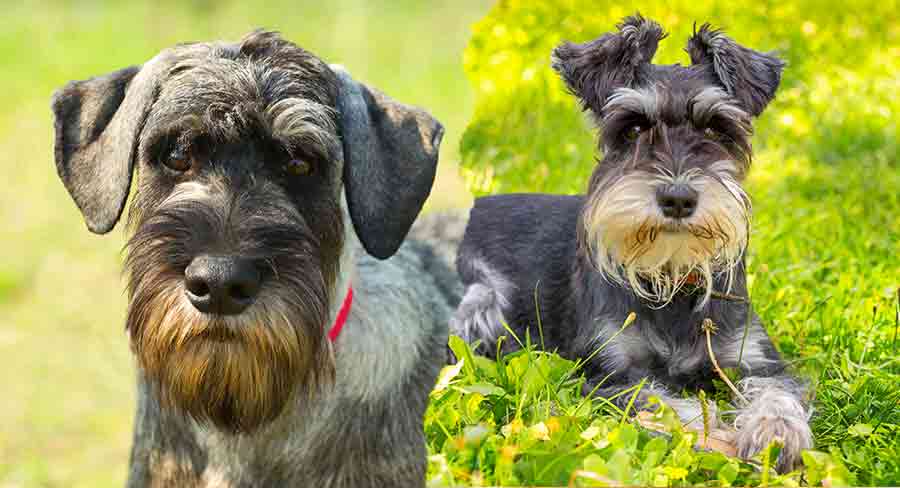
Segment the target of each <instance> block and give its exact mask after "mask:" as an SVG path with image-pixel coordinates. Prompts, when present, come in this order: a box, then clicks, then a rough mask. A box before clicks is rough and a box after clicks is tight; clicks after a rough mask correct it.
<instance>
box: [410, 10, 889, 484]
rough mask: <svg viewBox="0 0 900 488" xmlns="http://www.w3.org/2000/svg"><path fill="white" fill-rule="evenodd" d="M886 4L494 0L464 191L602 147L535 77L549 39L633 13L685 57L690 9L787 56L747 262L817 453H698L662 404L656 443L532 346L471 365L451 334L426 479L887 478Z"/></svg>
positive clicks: (577, 160) (481, 47)
mask: <svg viewBox="0 0 900 488" xmlns="http://www.w3.org/2000/svg"><path fill="white" fill-rule="evenodd" d="M897 6H898V5H897V2H896V1H886V2H881V1H878V2H876V1H868V0H866V1H858V0H854V1H851V2H831V1H826V2H824V3H823V2H811V1H804V0H801V1H795V2H787V3H785V2H754V3H753V4H746V5H741V6H740V8H737V9H736V8H735V7H736V5H734V4H724V3H720V4H717V5H716V6H712V5H710V4H709V3H705V2H695V1H689V0H675V1H666V2H662V1H659V2H657V1H642V2H634V3H630V2H625V3H622V2H616V3H615V4H614V5H608V6H605V7H600V6H598V5H597V4H595V3H593V2H587V1H581V0H565V1H555V2H540V3H538V2H527V1H502V2H499V3H498V4H497V6H496V7H495V8H494V9H493V10H492V11H491V13H490V14H489V15H488V17H486V18H485V19H483V20H482V21H481V22H479V23H478V24H477V25H476V26H475V34H474V36H473V39H472V41H471V42H470V44H469V47H468V49H467V50H466V55H465V63H466V69H467V74H468V75H469V78H470V80H472V82H473V84H474V86H475V88H476V94H477V98H476V111H475V117H474V118H473V120H472V121H471V122H470V124H469V126H468V128H467V129H466V132H465V134H464V135H463V140H462V145H461V153H462V157H463V166H464V168H463V169H464V174H465V175H466V177H467V181H468V183H469V184H470V187H471V188H472V189H473V190H474V191H475V192H476V193H477V194H489V193H498V192H509V191H549V192H563V193H569V192H579V191H583V188H584V186H585V184H586V182H587V177H588V175H589V173H590V171H591V169H592V167H593V164H594V161H595V159H594V158H595V156H596V145H595V143H594V136H593V135H592V132H591V131H590V128H589V126H588V124H587V123H586V121H585V117H583V116H582V115H581V114H580V113H579V111H578V109H577V108H576V107H575V103H574V101H573V99H572V97H571V96H570V95H568V94H567V93H566V92H565V90H564V89H563V88H562V86H561V83H560V82H559V81H558V80H557V78H556V76H555V74H554V73H552V71H551V70H550V68H549V53H550V50H551V49H552V47H554V46H555V45H557V44H558V43H559V42H560V41H561V40H563V39H570V40H575V41H584V40H587V39H591V38H594V37H596V36H598V35H599V34H600V33H602V32H606V31H608V30H610V29H611V28H612V26H613V25H614V24H615V22H616V21H618V20H619V19H620V18H621V17H622V16H624V15H626V14H630V13H633V12H635V11H636V10H638V9H640V11H641V12H642V13H643V14H645V15H646V16H648V17H651V18H654V19H657V20H659V21H660V22H661V23H662V24H663V25H664V27H666V28H667V29H668V30H670V31H671V35H670V37H669V38H668V39H665V40H663V41H662V43H661V46H660V50H659V53H658V54H657V58H656V61H657V62H660V63H672V62H683V63H684V62H687V61H688V60H687V56H686V55H685V54H684V53H682V52H681V49H682V48H683V47H684V44H685V42H686V39H687V36H688V35H689V32H690V29H691V26H692V23H693V21H694V20H697V21H699V22H704V21H711V22H713V23H714V24H716V25H719V26H724V27H726V28H727V30H728V32H729V34H730V35H732V36H733V37H734V38H736V39H737V40H738V41H739V42H741V43H746V44H747V45H750V46H753V47H755V48H758V49H763V50H768V49H778V50H779V51H780V52H781V53H782V55H783V56H784V57H785V58H786V59H787V61H788V69H787V71H786V72H785V76H784V80H783V84H782V89H781V91H780V92H779V96H778V98H777V99H776V101H775V102H774V103H773V104H772V105H771V106H770V107H769V108H768V110H767V112H765V113H764V114H763V116H762V117H761V118H760V119H759V121H758V123H757V134H756V136H755V140H754V146H755V148H756V151H755V159H754V167H753V169H752V170H751V174H750V177H749V180H748V182H747V186H748V189H749V192H750V194H751V196H752V198H753V202H754V212H753V213H754V222H753V233H752V239H751V245H750V251H749V255H748V267H749V279H750V293H751V295H752V299H753V302H754V305H755V308H756V309H757V311H758V312H759V314H760V315H761V317H762V319H763V321H764V322H765V323H766V324H767V328H768V330H769V333H770V335H771V336H772V338H773V340H774V342H775V343H776V345H777V347H778V348H779V350H780V351H781V352H782V353H783V354H784V355H785V357H786V358H787V359H788V360H789V361H790V362H791V363H792V365H793V367H794V368H795V369H796V370H797V371H798V372H799V373H800V374H801V375H803V376H805V377H807V378H809V379H810V380H811V382H812V384H813V386H814V390H815V392H816V396H815V401H814V406H815V416H814V417H813V420H812V425H813V431H814V434H815V437H816V445H815V450H814V451H809V452H807V453H806V454H805V455H804V462H805V466H804V467H803V469H801V470H800V471H798V472H796V473H792V474H790V475H787V476H785V477H776V476H775V475H774V473H773V472H770V471H769V470H767V469H765V466H766V464H765V460H762V459H761V460H759V461H760V462H759V463H757V465H756V466H754V465H751V464H747V463H742V462H738V461H737V460H733V459H726V458H724V457H722V456H721V455H717V454H705V453H700V452H694V451H693V450H691V449H689V448H688V447H687V446H690V445H691V442H690V439H689V437H690V436H692V435H693V434H685V433H684V432H681V431H680V430H679V429H678V426H677V425H675V424H674V423H673V422H672V419H671V418H670V417H668V416H669V415H670V414H668V413H666V412H665V411H664V410H663V411H661V412H660V413H659V415H660V417H661V421H662V422H663V423H668V424H669V427H670V429H672V430H673V434H672V436H671V437H668V438H665V437H663V438H659V437H652V436H650V435H649V434H648V433H647V432H646V431H643V430H641V429H639V428H635V427H634V424H633V422H632V421H631V420H630V418H629V417H628V416H626V415H624V413H623V412H621V411H616V410H615V409H611V408H610V407H608V406H607V405H605V404H604V403H603V402H602V401H601V400H597V399H593V400H584V399H582V398H581V397H580V395H578V392H579V391H580V389H579V387H578V382H579V379H578V374H577V372H575V373H574V374H573V373H570V370H571V369H572V368H573V364H572V363H570V362H567V361H565V360H562V359H561V358H559V357H558V356H554V355H552V354H546V353H542V352H539V351H536V350H534V349H533V348H526V350H525V351H524V352H520V353H517V354H513V355H510V356H507V357H500V358H492V359H486V358H477V357H471V356H470V355H469V354H468V353H466V352H465V351H463V349H464V348H465V346H464V345H463V344H460V343H458V342H456V343H455V344H454V348H455V349H457V350H459V351H461V352H462V356H463V357H465V358H466V361H465V364H464V366H463V367H462V368H461V369H460V370H459V371H458V372H457V373H456V375H455V376H453V375H452V373H453V372H454V371H453V370H448V371H447V379H446V381H448V383H447V386H446V387H445V388H443V389H441V390H440V391H435V392H434V393H433V395H432V403H431V407H430V409H429V412H428V414H427V416H426V427H427V431H428V434H429V441H430V444H429V445H430V453H431V457H430V465H429V476H430V479H431V480H433V481H434V482H436V483H439V484H445V485H448V484H467V485H486V486H489V485H492V484H514V485H529V484H537V485H546V484H553V485H568V484H570V483H574V484H576V485H592V484H598V485H604V484H610V483H619V484H654V485H670V484H671V485H694V484H706V485H764V484H785V485H792V484H811V485H818V484H832V485H839V484H861V485H898V484H900V359H898V353H900V337H898V333H900V332H898V328H900V316H898V314H900V295H898V293H900V286H898V285H900V260H898V256H900V161H898V158H897V156H898V149H897V141H898V135H900V134H898V126H897V114H898V113H900V99H898V97H897V96H896V87H897V86H900V77H898V76H900V75H898V73H900V24H898V22H897V17H896V14H895V12H896V9H897ZM623 320H624V317H623ZM698 333H699V327H698ZM533 335H536V334H533ZM520 339H521V340H523V341H524V340H525V338H520ZM531 339H532V340H534V341H535V342H537V339H536V338H535V337H532V338H531ZM510 340H512V339H510ZM451 376H452V380H451V379H449V378H451ZM686 439H688V440H686ZM770 454H771V453H770ZM760 465H761V466H762V469H759V466H760Z"/></svg>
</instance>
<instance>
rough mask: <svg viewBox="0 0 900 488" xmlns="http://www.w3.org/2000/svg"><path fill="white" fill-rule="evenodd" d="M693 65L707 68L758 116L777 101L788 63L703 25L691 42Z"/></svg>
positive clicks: (690, 51) (744, 105) (690, 52)
mask: <svg viewBox="0 0 900 488" xmlns="http://www.w3.org/2000/svg"><path fill="white" fill-rule="evenodd" d="M687 52H688V54H690V56H691V64H694V65H702V66H706V67H707V68H708V69H709V70H710V71H711V72H712V74H713V76H715V77H716V78H717V79H718V81H719V83H720V84H721V85H722V87H723V88H725V91H727V92H728V93H729V94H730V95H731V96H733V97H734V98H735V99H736V100H737V101H738V102H739V103H741V105H743V107H744V109H746V110H747V112H748V113H750V114H751V115H753V116H754V117H755V116H757V115H759V114H760V113H762V111H763V109H764V108H766V105H768V104H769V102H771V101H772V99H773V98H775V90H777V89H778V84H779V83H781V72H782V70H783V69H784V61H782V60H781V59H778V58H777V57H775V56H774V55H772V54H766V53H761V52H758V51H754V50H752V49H748V48H746V47H743V46H741V45H739V44H737V43H736V42H734V41H733V40H731V38H729V37H728V36H726V35H725V34H724V33H723V32H722V31H721V30H717V29H713V28H712V27H710V25H709V24H703V25H702V26H701V27H700V30H699V31H698V30H697V28H696V26H694V34H693V35H692V36H691V38H690V39H689V40H688V45H687Z"/></svg>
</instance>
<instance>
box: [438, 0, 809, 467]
mask: <svg viewBox="0 0 900 488" xmlns="http://www.w3.org/2000/svg"><path fill="white" fill-rule="evenodd" d="M664 37H665V34H664V33H663V30H662V28H661V27H660V26H659V25H658V24H656V23H655V22H653V21H650V20H647V19H644V18H642V17H640V16H633V17H629V18H626V19H625V20H624V21H623V22H622V23H621V24H619V26H618V31H617V32H614V33H608V34H604V35H603V36H601V37H600V38H598V39H596V40H593V41H590V42H587V43H584V44H575V43H571V42H566V43H563V44H562V45H560V46H559V47H557V48H556V49H555V50H554V52H553V57H552V65H553V68H554V69H555V70H556V71H557V72H558V73H559V74H560V75H561V77H562V79H563V80H564V81H565V83H566V85H567V86H568V88H569V89H570V91H571V92H572V93H573V94H574V95H576V96H577V97H578V98H579V100H580V102H581V103H582V105H583V107H584V108H585V109H586V110H588V111H589V112H590V113H591V114H592V115H593V117H594V119H595V121H596V122H597V124H598V125H599V127H600V128H601V130H602V136H601V138H600V144H601V149H602V151H603V154H604V157H603V159H602V161H600V162H599V163H598V164H597V165H596V167H595V169H594V172H593V175H592V176H591V178H590V181H589V183H588V188H587V195H584V196H561V195H525V194H519V195H501V196H493V197H487V198H483V199H480V200H478V201H477V202H476V204H475V207H474V209H473V210H472V212H471V216H470V221H469V224H468V227H467V229H466V235H465V238H464V240H463V243H462V245H461V247H460V251H459V256H458V260H457V267H458V269H459V273H460V275H461V277H462V279H463V283H464V284H465V286H466V290H465V296H464V298H463V301H462V303H461V304H460V307H459V308H458V309H457V312H456V314H455V316H454V318H453V320H452V322H451V332H452V333H456V334H459V335H461V336H462V337H463V338H465V339H467V340H469V341H474V340H480V341H481V347H484V348H485V350H486V351H491V350H493V349H494V348H495V347H496V344H497V340H498V337H499V336H500V335H502V334H503V333H504V324H508V326H509V327H511V328H512V330H513V331H514V332H516V333H517V335H518V336H519V337H520V338H521V337H523V335H524V333H525V331H526V330H528V331H529V333H530V335H531V337H533V338H537V337H538V334H539V333H542V334H543V338H544V341H545V347H547V348H548V349H551V350H552V349H555V350H558V351H559V352H560V353H561V354H563V355H564V356H567V357H569V358H572V359H576V358H583V359H586V358H590V360H589V361H588V362H587V364H585V371H586V374H587V379H588V382H587V387H586V390H587V391H595V392H596V393H595V394H596V395H599V396H602V397H607V398H609V397H614V396H615V395H616V394H617V393H619V394H620V395H619V396H618V397H616V400H615V401H618V402H619V403H620V405H623V406H624V404H627V403H628V400H629V399H630V395H621V393H622V392H623V390H625V389H626V388H629V387H631V386H633V385H635V384H636V383H638V382H639V381H640V380H641V379H643V378H647V379H648V380H649V381H648V383H647V384H648V385H649V387H645V388H644V389H643V390H642V391H641V392H640V394H639V396H638V405H639V406H647V404H646V401H647V399H649V397H651V396H657V397H661V398H662V399H663V401H664V402H665V403H667V404H668V405H669V406H670V407H672V408H674V409H675V410H676V411H677V413H678V414H679V416H680V417H681V418H682V419H683V420H684V421H686V422H693V421H696V420H698V419H699V418H700V417H701V406H700V404H699V403H698V401H697V400H696V399H685V398H680V397H679V396H677V395H676V394H677V393H680V392H681V391H682V390H683V389H704V388H711V387H712V382H713V380H714V379H715V378H716V374H715V372H714V366H713V362H712V360H711V358H710V355H709V354H708V351H707V344H706V337H705V336H704V335H703V334H702V332H701V323H702V322H703V321H704V320H705V319H711V320H712V321H713V323H714V324H715V325H716V326H717V327H718V331H717V333H716V334H715V335H714V336H712V340H711V342H712V350H713V352H714V356H715V357H716V359H717V361H718V363H719V365H720V366H721V367H723V368H737V369H739V370H740V372H741V373H742V374H743V377H744V379H743V380H742V382H741V383H740V386H739V387H740V388H741V390H742V392H741V393H742V396H743V398H744V399H745V400H746V402H747V403H746V404H743V405H740V406H739V407H738V410H737V411H736V417H735V420H734V427H735V428H736V434H735V435H736V438H735V439H734V442H735V444H736V447H737V451H738V454H739V455H740V456H742V457H744V458H748V457H752V456H753V455H754V454H756V453H757V452H759V451H760V450H761V449H763V448H764V447H766V446H767V445H768V444H769V443H770V441H773V440H775V439H780V440H781V442H782V443H783V449H782V451H781V455H780V459H779V461H778V469H780V470H782V471H784V470H788V469H790V468H792V467H794V466H796V465H797V463H798V462H799V460H800V452H801V450H803V449H806V448H809V447H811V444H812V436H811V433H810V429H809V426H808V419H809V411H808V410H807V407H806V405H805V404H804V396H805V391H804V386H803V384H802V383H801V382H800V381H798V380H797V379H795V378H793V377H791V376H790V375H788V374H787V373H786V372H785V369H786V368H785V366H786V365H785V363H784V362H783V361H782V360H781V359H780V357H779V355H778V353H777V352H776V350H775V348H774V347H773V345H772V342H771V340H770V339H769V337H768V335H767V334H766V331H765V330H764V329H763V326H762V324H761V323H760V320H759V318H758V317H757V316H756V314H754V312H753V311H752V309H751V307H750V305H749V302H748V301H747V287H746V269H745V264H744V252H745V250H746V248H747V240H748V236H749V225H750V224H749V222H750V220H749V218H750V202H749V200H748V197H747V194H746V193H745V192H744V190H743V189H742V188H741V182H742V180H743V179H744V176H745V174H746V173H747V170H748V169H749V166H750V159H751V148H750V135H751V131H752V126H751V119H752V118H753V117H756V116H758V115H759V114H760V113H761V112H762V111H763V109H764V108H765V107H766V105H767V104H768V103H769V101H771V100H772V98H773V97H774V96H775V91H776V89H777V87H778V84H779V82H780V79H781V71H782V68H783V66H784V64H783V62H782V61H780V60H779V59H778V58H776V57H774V56H772V55H770V54H764V53H760V52H756V51H754V50H751V49H748V48H745V47H743V46H740V45H738V44H736V43H735V42H734V41H733V40H731V39H730V38H728V37H726V36H725V35H724V34H723V33H722V32H721V31H719V30H714V29H711V28H710V27H709V25H704V26H703V27H701V28H700V29H699V30H696V29H695V32H694V34H693V36H692V37H691V38H690V40H689V41H688V46H687V51H688V53H689V54H690V58H691V64H690V66H681V65H677V64H676V65H655V64H651V59H652V58H653V55H654V53H655V52H656V48H657V44H658V42H659V41H660V40H661V39H663V38H664ZM631 312H634V313H635V314H636V320H635V322H634V323H633V324H632V325H630V326H629V327H626V328H624V330H621V331H620V329H621V328H622V326H623V324H624V322H625V321H626V317H627V316H628V315H629V314H630V313H631ZM539 326H540V327H542V330H538V327H539ZM511 342H512V341H506V342H504V343H503V345H504V346H503V347H506V346H509V345H511ZM603 344H605V347H603V348H602V349H600V350H599V351H598V352H596V355H594V353H595V351H597V350H598V349H599V348H600V346H601V345H603ZM513 347H515V346H513ZM595 389H596V390H595Z"/></svg>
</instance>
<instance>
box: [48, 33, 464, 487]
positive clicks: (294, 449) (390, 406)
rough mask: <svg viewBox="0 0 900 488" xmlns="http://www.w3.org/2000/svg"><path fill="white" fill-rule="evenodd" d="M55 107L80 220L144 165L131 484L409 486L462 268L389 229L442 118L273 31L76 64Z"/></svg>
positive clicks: (413, 190)
mask: <svg viewBox="0 0 900 488" xmlns="http://www.w3.org/2000/svg"><path fill="white" fill-rule="evenodd" d="M52 110H53V114H54V117H55V134H56V136H55V137H56V139H55V159H56V166H57V170H58V173H59V176H60V178H61V179H62V182H63V183H64V185H65V187H66V189H67V190H68V192H69V193H70V195H71V197H72V198H73V199H74V201H75V203H76V204H77V206H78V208H79V209H80V211H81V213H82V215H83V217H84V219H85V221H86V223H87V227H88V229H89V230H91V231H92V232H94V233H98V234H103V233H106V232H109V231H110V230H111V229H112V228H113V227H114V226H115V225H116V223H117V221H118V220H119V218H120V215H121V214H122V212H123V209H124V207H125V206H126V200H127V197H128V194H129V190H130V187H131V180H132V175H133V173H135V172H137V174H138V177H137V182H136V184H135V191H134V195H133V197H132V199H131V202H132V203H131V204H130V207H129V212H128V222H127V229H128V234H129V239H128V241H127V244H126V251H127V257H126V259H125V264H124V266H125V271H126V275H127V278H128V286H127V293H128V297H129V306H128V311H127V318H126V330H127V333H128V335H129V338H130V345H131V349H132V351H133V353H134V355H135V358H136V363H137V373H138V374H137V385H138V388H137V391H138V405H137V414H136V417H135V426H134V439H133V447H132V451H131V459H130V469H129V475H128V486H129V487H147V486H179V487H185V486H210V487H212V486H216V487H222V486H273V487H274V486H278V487H281V486H315V487H384V486H398V487H399V486H403V487H415V486H424V483H425V469H426V449H425V439H424V433H423V425H422V424H423V414H424V411H425V408H426V405H427V401H428V394H429V392H430V390H431V388H432V387H433V385H434V382H435V379H436V377H437V374H438V371H439V369H440V367H441V366H442V358H443V354H442V351H443V350H444V348H445V347H446V343H447V342H446V341H447V322H448V321H449V317H450V315H451V314H452V311H453V310H454V308H455V306H456V303H455V302H454V298H453V296H452V291H451V289H450V288H449V287H448V283H449V280H454V279H455V278H454V277H453V274H452V273H451V272H450V270H449V267H447V266H445V265H444V264H443V263H442V261H441V259H440V258H439V257H438V256H436V255H435V253H434V252H433V250H432V249H431V248H430V247H429V246H427V245H425V244H422V243H416V242H408V243H405V244H404V243H403V241H404V238H405V236H406V235H407V232H408V231H409V229H410V226H411V224H412V223H413V221H414V220H415V219H416V216H417V215H418V213H419V212H420V210H421V208H422V205H423V203H424V202H425V199H426V198H427V196H428V194H429V193H430V191H431V187H432V183H433V181H434V176H435V170H436V164H437V159H438V149H439V145H440V142H441V137H442V134H443V128H442V126H441V124H440V123H438V122H437V121H436V120H435V119H433V118H432V117H431V116H430V115H429V114H428V113H427V112H425V111H424V110H422V109H419V108H415V107H411V106H407V105H404V104H402V103H399V102H397V101H394V100H393V99H391V98H390V97H388V96H387V95H384V94H383V93H381V92H379V91H378V90H376V89H374V88H371V87H369V86H367V85H365V84H363V83H360V82H357V81H356V80H354V79H353V78H352V77H351V76H350V75H349V73H348V72H347V71H346V70H344V69H343V68H341V67H338V66H329V65H328V64H326V63H325V62H323V61H322V60H321V59H319V58H318V57H316V56H315V55H313V54H311V53H310V52H308V51H306V50H304V49H302V48H300V47H298V46H296V45H294V44H293V43H291V42H289V41H287V40H285V39H283V38H282V37H281V36H280V35H279V34H277V33H273V32H266V31H256V32H254V33H251V34H249V35H247V36H246V37H245V38H244V39H242V40H241V41H239V42H237V43H226V42H210V43H194V44H183V45H178V46H175V47H172V48H170V49H166V50H164V51H162V52H161V53H160V54H159V55H157V56H155V57H154V58H153V59H151V60H150V61H148V62H146V63H144V64H143V65H141V66H132V67H129V68H125V69H121V70H118V71H114V72H112V73H110V74H107V75H104V76H100V77H96V78H92V79H88V80H84V81H74V82H71V83H69V84H68V85H66V86H65V87H63V88H62V89H60V90H58V91H57V92H56V93H55V95H54V97H53V101H52ZM456 299H457V300H458V297H456Z"/></svg>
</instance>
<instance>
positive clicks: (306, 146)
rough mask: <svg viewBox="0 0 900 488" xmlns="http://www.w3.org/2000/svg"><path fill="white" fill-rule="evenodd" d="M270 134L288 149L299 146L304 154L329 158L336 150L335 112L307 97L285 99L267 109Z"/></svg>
mask: <svg viewBox="0 0 900 488" xmlns="http://www.w3.org/2000/svg"><path fill="white" fill-rule="evenodd" d="M265 113H266V118H267V120H268V125H269V128H270V131H271V135H272V137H273V138H274V139H275V140H277V141H279V142H280V143H281V144H282V145H284V146H285V148H286V149H287V150H288V151H291V152H293V151H296V150H299V149H300V148H302V150H303V152H304V153H307V154H309V153H313V154H314V155H316V156H318V157H320V158H323V159H330V158H333V157H335V156H336V155H337V154H338V152H339V148H338V147H337V146H338V139H337V137H335V134H336V133H337V127H336V122H335V111H334V109H332V108H331V107H328V106H327V105H324V104H321V103H318V102H316V101H313V100H310V99H307V98H299V97H298V98H285V99H282V100H278V101H276V102H274V103H272V104H271V105H269V106H268V107H267V108H266V112H265Z"/></svg>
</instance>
